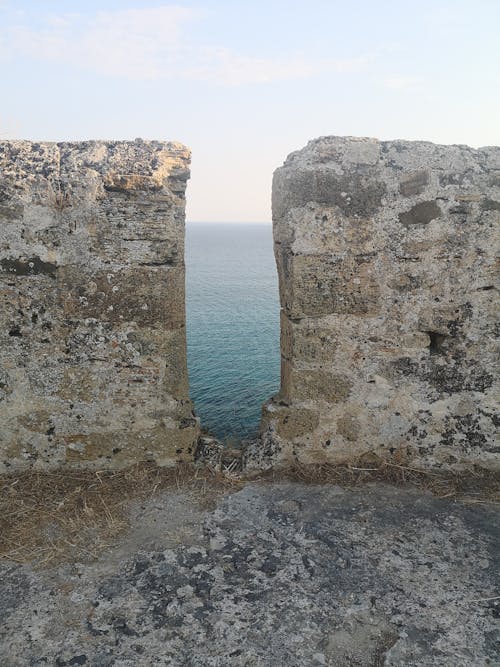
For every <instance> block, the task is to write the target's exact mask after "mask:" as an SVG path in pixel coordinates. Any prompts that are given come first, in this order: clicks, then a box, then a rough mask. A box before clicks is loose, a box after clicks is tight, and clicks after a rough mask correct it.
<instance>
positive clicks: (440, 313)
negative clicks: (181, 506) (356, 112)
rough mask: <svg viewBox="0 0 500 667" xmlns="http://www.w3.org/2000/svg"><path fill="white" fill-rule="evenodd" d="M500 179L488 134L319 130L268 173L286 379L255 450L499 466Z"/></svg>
mask: <svg viewBox="0 0 500 667" xmlns="http://www.w3.org/2000/svg"><path fill="white" fill-rule="evenodd" d="M499 186H500V149H499V148H493V147H488V148H481V149H479V150H474V149H472V148H469V147H467V146H437V145H433V144H431V143H426V142H405V141H392V142H380V141H377V140H374V139H357V138H340V137H323V138H320V139H317V140H315V141H312V142H310V143H309V144H308V145H307V146H306V148H304V149H303V150H301V151H298V152H296V153H292V154H291V155H290V156H289V157H288V159H287V160H286V162H285V163H284V165H283V166H282V167H281V168H279V169H278V170H277V171H276V172H275V174H274V183H273V221H274V241H275V255H276V261H277V265H278V273H279V280H280V298H281V306H282V314H281V317H282V325H281V354H282V379H281V391H280V393H279V395H277V396H276V397H274V399H272V400H271V401H270V402H269V403H268V404H267V405H266V406H265V407H264V411H263V424H262V437H263V440H262V443H261V446H260V449H259V450H258V451H257V455H258V456H257V458H258V457H260V463H259V464H262V463H263V461H267V462H269V461H274V462H275V463H276V462H281V463H284V462H291V461H296V460H299V461H302V462H308V463H310V462H322V461H332V462H341V461H346V460H349V459H351V460H352V459H353V458H355V457H357V456H359V455H363V454H367V453H370V452H374V453H376V454H377V455H381V456H389V455H392V456H396V457H399V459H400V460H401V461H406V462H408V461H410V462H412V463H414V464H417V465H421V466H440V467H448V468H461V467H464V466H470V465H472V464H479V465H481V466H485V467H490V468H499V467H500V448H499V447H498V445H495V442H494V431H495V419H496V418H495V408H496V404H495V377H498V375H497V374H496V371H498V367H497V366H496V364H497V360H498V346H497V345H496V342H495V325H496V319H497V318H496V317H495V315H496V313H495V300H496V298H497V290H496V288H495V273H494V272H495V248H496V249H498V236H497V234H498V222H499V217H500V213H499V211H500V188H499ZM496 396H497V397H498V394H496ZM254 454H255V452H254Z"/></svg>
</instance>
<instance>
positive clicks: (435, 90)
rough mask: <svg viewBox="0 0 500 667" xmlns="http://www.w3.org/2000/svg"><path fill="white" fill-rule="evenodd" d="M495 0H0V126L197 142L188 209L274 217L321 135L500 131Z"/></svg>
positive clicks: (451, 137) (9, 133)
mask: <svg viewBox="0 0 500 667" xmlns="http://www.w3.org/2000/svg"><path fill="white" fill-rule="evenodd" d="M499 25H500V0H475V1H474V2H472V1H471V0H465V1H464V0H453V1H451V0H450V1H445V0H443V1H440V0H419V1H418V2H415V1H414V0H350V1H348V2H346V0H342V1H337V0H329V1H327V0H305V1H300V2H299V1H294V0H287V1H285V0H265V1H261V0H251V1H247V2H243V1H242V2H237V1H236V0H199V1H196V0H189V1H184V0H177V1H176V2H175V3H174V4H172V3H168V2H165V0H163V1H155V0H148V1H147V2H140V1H139V0H120V1H118V0H99V1H98V2H97V1H95V0H78V1H71V0H66V1H64V2H62V1H60V0H59V1H58V0H43V1H42V0H40V1H38V2H34V1H32V2H23V1H22V0H0V91H1V92H0V96H1V102H0V139H33V140H47V141H69V140H82V139H134V138H136V137H141V138H143V139H161V140H175V141H181V142H183V143H185V144H186V145H187V146H189V147H190V148H191V150H192V170H191V173H192V176H191V181H190V183H189V185H188V191H187V218H188V220H192V221H220V222H245V221H254V222H266V221H269V220H270V218H271V210H270V208H271V206H270V199H271V178H272V172H273V170H274V169H275V168H276V167H278V166H279V165H280V164H282V163H283V161H284V159H285V158H286V156H287V155H288V154H289V153H290V152H292V151H294V150H297V149H299V148H301V147H302V146H304V145H305V144H306V143H307V142H308V141H309V140H310V139H313V138H315V137H318V136H321V135H331V134H333V135H354V136H371V137H377V138H379V139H423V140H429V141H435V142H439V143H445V144H450V143H459V144H469V145H472V146H476V147H477V146H484V145H492V144H499V143H500V68H499V64H500V52H499V45H498V44H499V42H498V27H499Z"/></svg>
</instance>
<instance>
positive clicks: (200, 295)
mask: <svg viewBox="0 0 500 667" xmlns="http://www.w3.org/2000/svg"><path fill="white" fill-rule="evenodd" d="M186 292H187V294H186V309H187V342H188V367H189V383H190V387H191V398H192V400H193V401H194V405H195V410H196V413H197V415H198V416H199V417H200V418H201V424H202V427H203V428H205V429H207V430H208V431H210V432H212V433H213V434H214V435H216V436H217V437H219V438H222V439H226V440H227V439H234V438H236V439H238V440H239V439H243V438H249V437H252V436H254V435H255V434H256V433H257V430H258V425H259V419H260V411H261V405H262V403H264V401H266V400H267V399H268V398H269V397H270V396H271V395H272V394H273V393H275V392H276V391H277V390H278V388H279V376H280V368H279V366H280V354H279V298H278V278H277V275H276V267H275V263H274V256H273V244H272V230H271V225H258V224H234V225H230V224H215V223H188V224H187V226H186Z"/></svg>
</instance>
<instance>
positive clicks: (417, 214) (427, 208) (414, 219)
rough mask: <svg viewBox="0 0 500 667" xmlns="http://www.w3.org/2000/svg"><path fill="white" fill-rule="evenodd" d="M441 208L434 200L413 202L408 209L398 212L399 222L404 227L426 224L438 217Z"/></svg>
mask: <svg viewBox="0 0 500 667" xmlns="http://www.w3.org/2000/svg"><path fill="white" fill-rule="evenodd" d="M440 215H441V209H440V208H439V206H438V205H437V204H436V202H435V201H423V202H420V204H415V206H413V207H412V208H411V209H410V210H409V211H404V213H400V214H399V222H400V223H401V224H402V225H404V226H405V227H411V226H413V225H428V224H429V222H431V220H434V219H435V218H439V216H440Z"/></svg>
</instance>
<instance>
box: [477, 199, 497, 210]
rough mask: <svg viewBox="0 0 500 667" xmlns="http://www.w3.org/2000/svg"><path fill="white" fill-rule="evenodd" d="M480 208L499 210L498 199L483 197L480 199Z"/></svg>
mask: <svg viewBox="0 0 500 667" xmlns="http://www.w3.org/2000/svg"><path fill="white" fill-rule="evenodd" d="M481 210H483V211H500V201H496V199H483V200H482V201H481Z"/></svg>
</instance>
